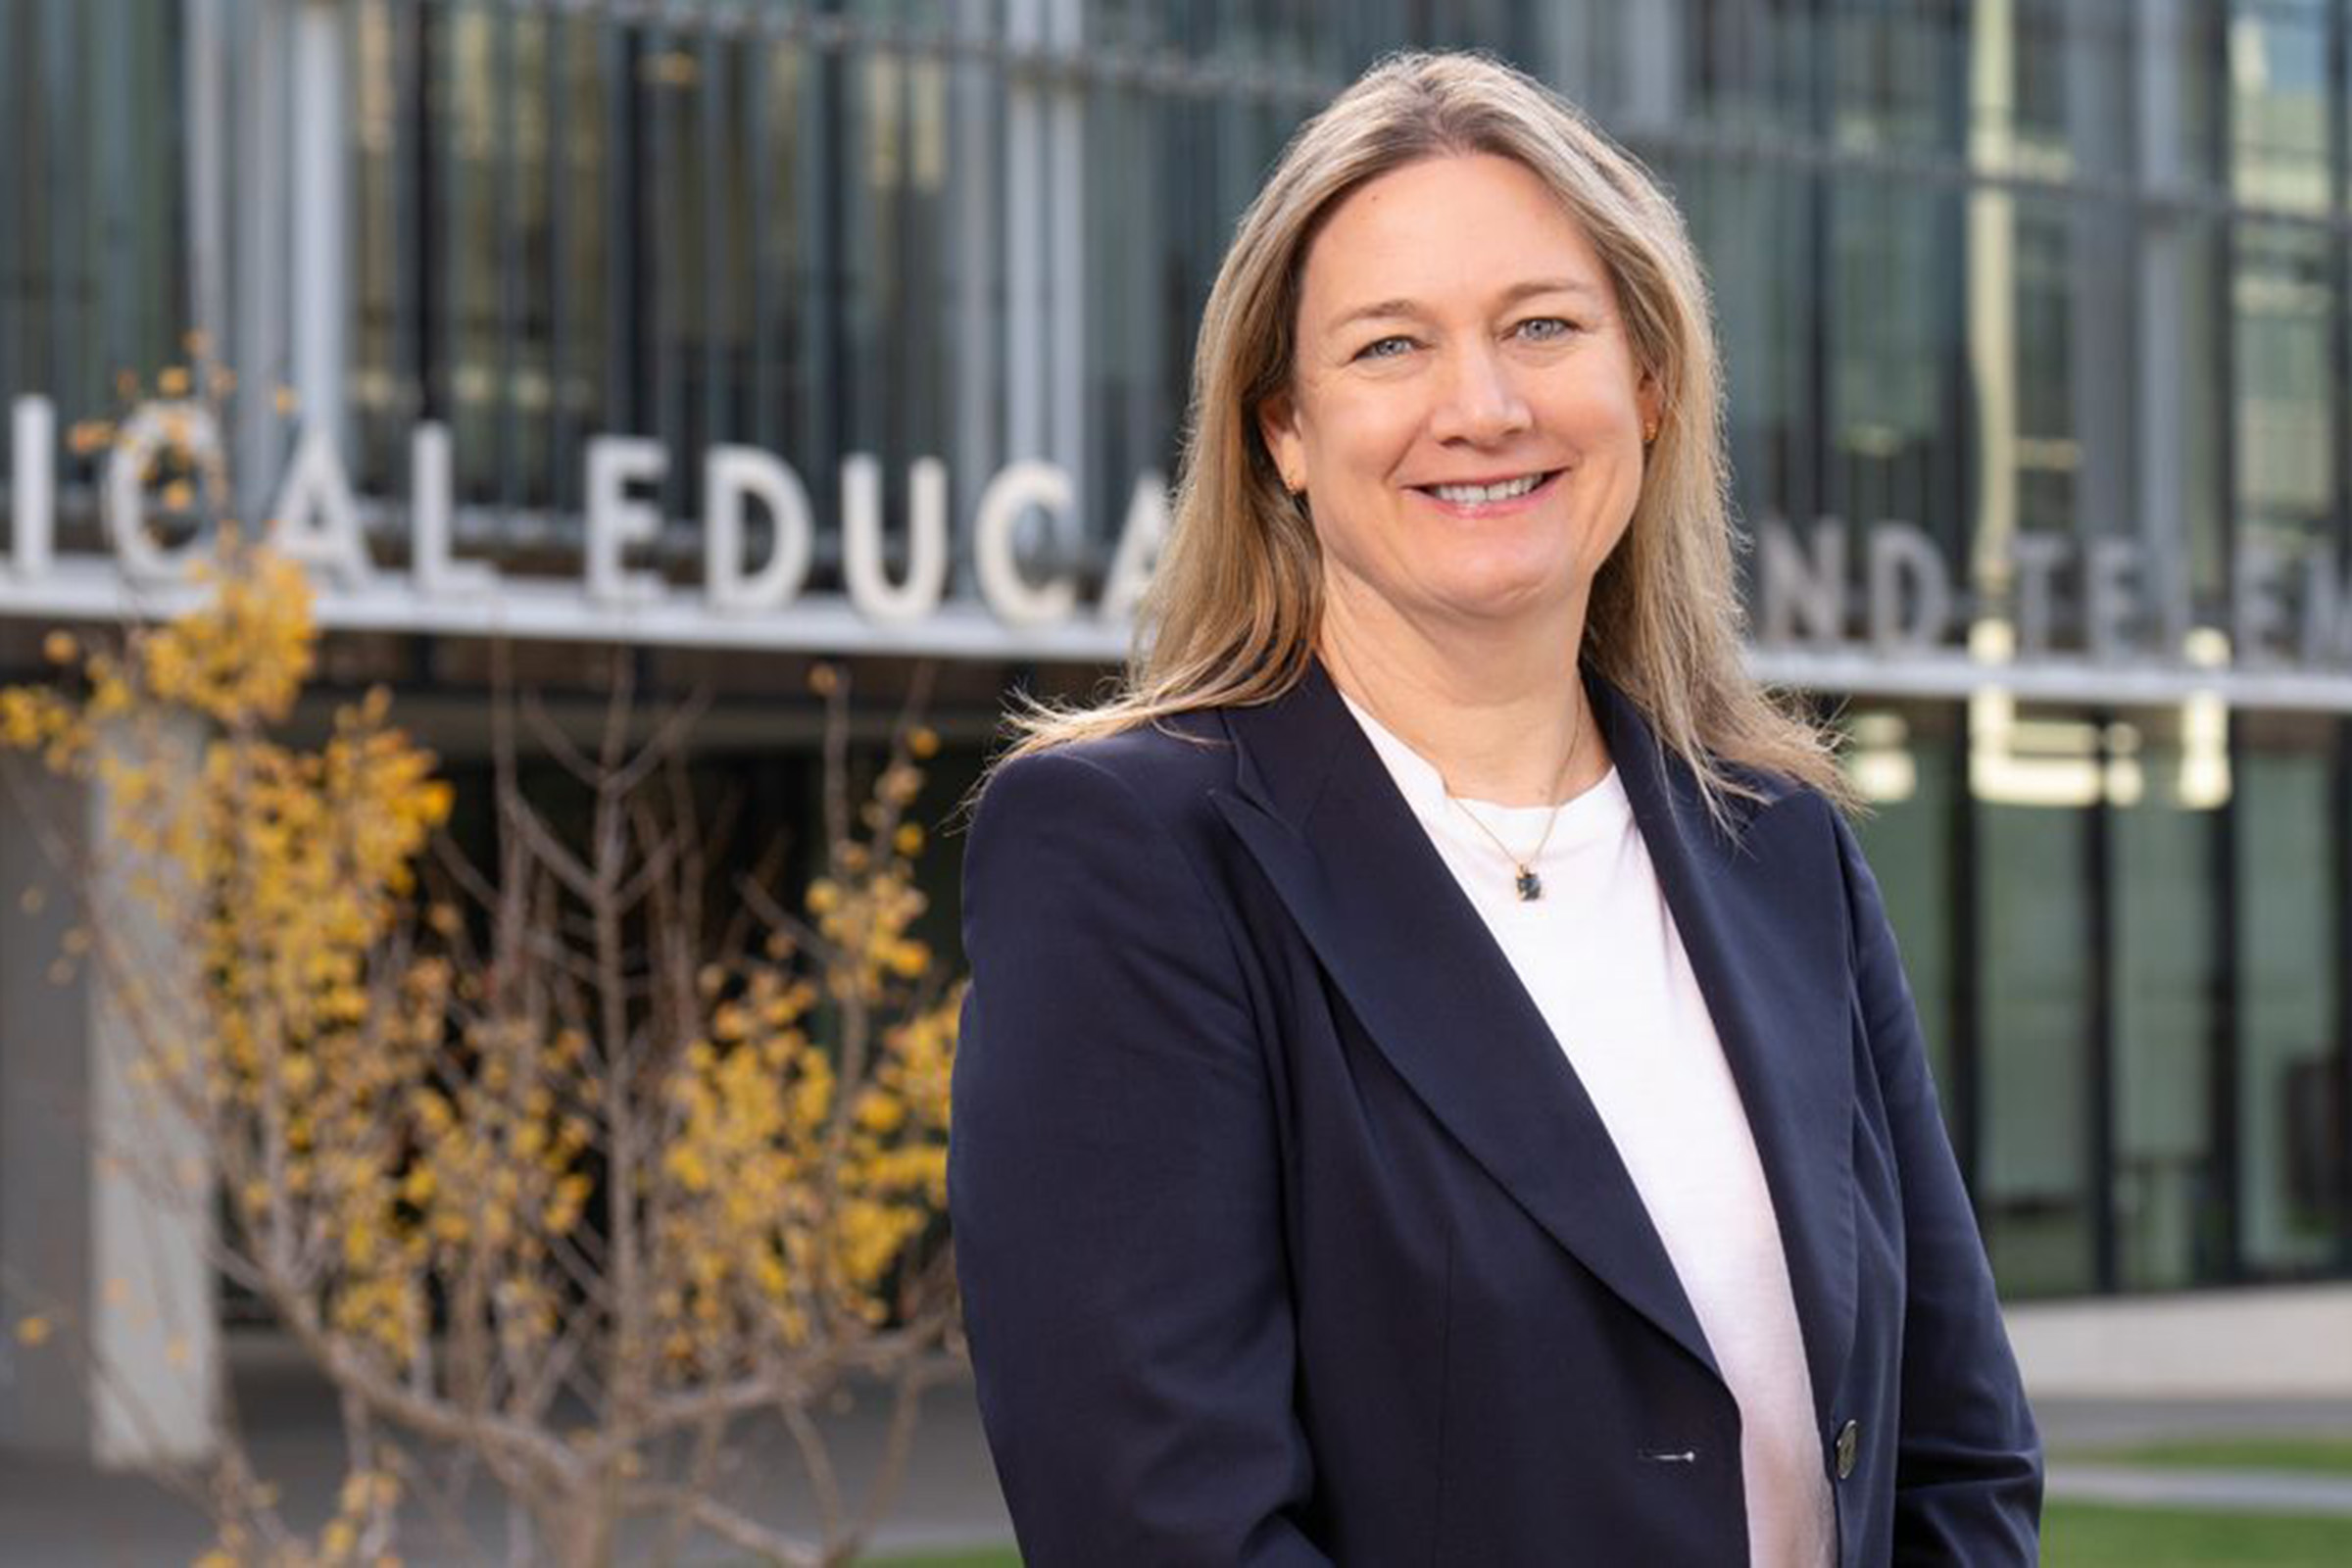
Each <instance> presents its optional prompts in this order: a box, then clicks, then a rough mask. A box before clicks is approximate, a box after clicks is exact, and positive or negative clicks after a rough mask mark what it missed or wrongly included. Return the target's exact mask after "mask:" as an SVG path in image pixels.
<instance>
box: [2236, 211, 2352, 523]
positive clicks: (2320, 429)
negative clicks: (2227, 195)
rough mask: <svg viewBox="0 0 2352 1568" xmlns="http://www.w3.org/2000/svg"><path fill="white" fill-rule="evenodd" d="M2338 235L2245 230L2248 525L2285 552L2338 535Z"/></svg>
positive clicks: (2241, 368)
mask: <svg viewBox="0 0 2352 1568" xmlns="http://www.w3.org/2000/svg"><path fill="white" fill-rule="evenodd" d="M2330 251H2331V243H2330V241H2329V239H2328V236H2327V235H2326V234H2324V233H2322V232H2320V231H2318V230H2313V229H2305V228H2289V227H2286V226H2283V225H2278V224H2269V225H2248V226H2246V227H2243V228H2241V229H2240V230H2239V231H2238V234H2237V245H2236V257H2235V262H2236V266H2235V270H2234V275H2233V278H2232V286H2231V290H2230V296H2231V302H2232V305H2233V308H2234V321H2233V344H2234V369H2235V376H2234V382H2235V385H2236V389H2237V410H2236V419H2235V421H2234V434H2235V437H2236V456H2237V462H2236V467H2235V473H2236V479H2237V511H2238V517H2239V526H2240V527H2241V528H2244V529H2249V530H2252V531H2253V532H2254V533H2255V534H2256V535H2257V536H2259V537H2261V538H2262V539H2263V540H2264V542H2266V543H2268V544H2270V545H2271V546H2272V547H2273V548H2275V549H2277V550H2278V551H2280V552H2281V553H2282V554H2286V555H2289V556H2291V555H2293V554H2294V553H2296V552H2297V551H2299V550H2300V549H2301V548H2302V547H2303V546H2304V545H2306V544H2307V543H2309V542H2312V541H2315V540H2318V539H2322V538H2325V537H2327V536H2329V535H2331V534H2332V532H2333V523H2332V518H2333V512H2334V506H2335V488H2336V465H2337V463H2338V462H2340V461H2341V459H2340V457H2339V454H2338V449H2337V443H2336V440H2335V436H2334V431H2335V421H2336V417H2337V411H2336V409H2335V408H2334V406H2333V398H2332V396H2331V394H2330V387H2331V384H2332V381H2333V375H2334V372H2333V368H2332V365H2331V363H2330V354H2331V351H2330V345H2331V343H2332V341H2333V338H2334V334H2335V333H2336V332H2337V331H2338V330H2339V329H2340V327H2339V322H2340V320H2341V313H2340V307H2339V303H2338V301H2337V299H2336V290H2335V288H2334V286H2333V284H2332V282H2331V277H2332V275H2333V270H2334V269H2333V264H2332V262H2331V259H2330Z"/></svg>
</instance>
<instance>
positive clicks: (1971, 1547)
mask: <svg viewBox="0 0 2352 1568" xmlns="http://www.w3.org/2000/svg"><path fill="white" fill-rule="evenodd" d="M1838 852H1839V854H1840V855H1841V857H1842V858H1843V859H1844V868H1845V885H1846V896H1847V902H1848V907H1849V912H1850V914H1851V916H1852V921H1853V924H1852V930H1853V936H1854V953H1855V976H1856V985H1857V987H1858V990H1859V994H1860V998H1861V1004H1862V1015H1863V1024H1864V1027H1865V1029H1866V1030H1867V1031H1868V1035H1869V1039H1870V1049H1871V1054H1872V1057H1873V1060H1874V1061H1875V1063H1876V1065H1877V1069H1878V1076H1879V1090H1880V1094H1881V1095H1882V1096H1883V1098H1884V1100H1885V1103H1886V1107H1887V1127H1888V1129H1889V1131H1890V1133H1891V1135H1892V1138H1893V1146H1894V1147H1893V1152H1894V1159H1895V1167H1896V1176H1897V1179H1898V1180H1899V1181H1900V1182H1901V1184H1902V1199H1903V1228H1904V1235H1905V1287H1906V1296H1907V1304H1906V1307H1905V1310H1904V1316H1903V1333H1902V1345H1903V1367H1902V1393H1901V1398H1902V1431H1901V1434H1900V1437H1899V1439H1898V1440H1897V1448H1896V1455H1895V1483H1894V1484H1895V1505H1894V1560H1895V1561H1897V1562H1905V1561H1912V1562H1937V1563H1949V1562H1965V1563H1969V1564H1972V1565H1974V1564H1994V1563H2032V1562H2034V1561H2035V1560H2037V1556H2038V1552H2039V1547H2038V1544H2037V1542H2038V1537H2039V1533H2040V1515H2041V1444H2040V1440H2039V1438H2038V1437H2037V1436H2036V1435H2035V1433H2034V1417H2033V1413H2032V1412H2031V1411H2030V1410H2029V1409H2028V1408H2027V1405H2026V1395H2025V1388H2024V1386H2023V1384H2022V1383H2021V1382H2020V1381H2019V1378H2018V1373H2017V1358H2016V1356H2015V1355H2014V1354H2013V1353H2012V1352H2011V1350H2010V1348H2009V1337H2008V1332H2007V1330H2006V1329H2004V1328H2003V1327H2002V1324H2001V1313H2000V1304H1999V1302H1998V1301H1997V1300H1996V1299H1994V1297H1993V1288H1992V1270H1991V1268H1990V1267H1989V1265H1988V1264H1987V1263H1986V1261H1985V1244H1984V1240H1983V1238H1982V1237H1981V1236H1980V1235H1979V1233H1978V1230H1977V1221H1976V1215H1975V1212H1974V1211H1973V1210H1972V1209H1971V1207H1970V1206H1969V1201H1968V1194H1967V1191H1966V1190H1965V1189H1964V1188H1963V1187H1962V1186H1961V1183H1960V1171H1959V1167H1958V1165H1957V1164H1956V1163H1955V1162H1954V1161H1953V1158H1952V1150H1951V1143H1950V1141H1949V1139H1948V1138H1947V1137H1946V1136H1945V1134H1944V1127H1943V1115H1942V1112H1941V1111H1940V1110H1939V1109H1938V1108H1937V1106H1936V1087H1935V1085H1934V1083H1933V1082H1931V1081H1930V1079H1929V1076H1928V1062H1927V1053H1926V1051H1925V1049H1924V1048H1923V1046H1922V1044H1921V1041H1920V1036H1919V1015H1918V1012H1917V1010H1916V1008H1915V1007H1914V1006H1913V1005H1912V1001H1911V987H1910V983H1909V982H1908V981H1907V980H1906V979H1905V978H1904V976H1903V968H1902V961H1901V959H1900V957H1899V956H1897V954H1896V952H1895V943H1894V933H1893V930H1892V929H1891V928H1890V927H1889V926H1888V924H1887V910H1886V907H1885V905H1884V904H1883V902H1882V901H1881V899H1880V896H1879V884H1878V880H1877V878H1875V877H1874V876H1872V875H1871V871H1870V866H1869V865H1868V863H1867V862H1865V861H1864V859H1863V858H1862V851H1861V848H1860V846H1859V845H1857V844H1856V843H1855V841H1854V836H1853V833H1852V831H1851V830H1850V829H1849V828H1848V827H1847V826H1846V825H1845V823H1844V821H1843V820H1842V819H1840V820H1839V821H1838Z"/></svg>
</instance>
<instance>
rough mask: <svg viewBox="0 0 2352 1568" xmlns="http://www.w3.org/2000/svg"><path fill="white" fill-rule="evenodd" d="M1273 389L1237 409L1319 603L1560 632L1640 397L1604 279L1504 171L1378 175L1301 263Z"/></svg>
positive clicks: (1434, 167)
mask: <svg viewBox="0 0 2352 1568" xmlns="http://www.w3.org/2000/svg"><path fill="white" fill-rule="evenodd" d="M1295 330H1296V338H1295V341H1296V344H1297V349H1296V358H1295V361H1294V363H1293V366H1292V373H1291V379H1290V386H1289V390H1288V391H1287V393H1285V394H1283V395H1281V396H1278V397H1275V398H1272V399H1269V400H1268V402H1267V403H1266V405H1265V406H1264V407H1263V408H1262V409H1261V410H1260V412H1259V421H1260V430H1261V433H1262V434H1263V435H1264V437H1265V441H1266V445H1267V448H1268V450H1269V451H1271V452H1272V454H1273V456H1274V461H1275V463H1276V466H1278V467H1279V468H1280V469H1281V471H1282V474H1283V478H1284V480H1285V482H1286V483H1287V484H1289V485H1290V486H1291V488H1293V489H1298V488H1299V487H1301V486H1303V487H1304V488H1305V490H1306V493H1307V499H1308V503H1309V508H1310V512H1311V515H1312V516H1313V518H1314V525H1315V532H1316V536H1317V537H1318V539H1319V540H1320V541H1321V544H1322V549H1323V563H1324V565H1323V569H1324V573H1325V577H1326V581H1327V583H1328V584H1329V586H1330V588H1331V591H1332V592H1331V598H1332V599H1333V600H1334V602H1335V603H1336V602H1339V601H1343V600H1358V601H1360V596H1361V595H1362V594H1363V593H1366V592H1368V593H1370V594H1372V595H1374V596H1377V598H1378V599H1379V600H1380V601H1382V602H1384V603H1385V604H1386V606H1387V607H1389V608H1390V609H1393V610H1395V611H1397V612H1398V613H1403V614H1406V615H1408V616H1411V617H1412V618H1414V619H1416V620H1422V621H1427V620H1430V619H1432V618H1435V619H1436V620H1439V621H1455V622H1461V621H1476V622H1482V623H1490V624H1491V623H1494V622H1498V621H1511V620H1523V619H1524V620H1528V621H1530V622H1535V621H1543V622H1552V621H1555V620H1557V619H1558V618H1559V617H1561V616H1563V615H1569V614H1572V615H1573V616H1574V619H1575V623H1578V624H1581V621H1582V616H1583V613H1584V604H1585V599H1586V596H1587V593H1588V591H1589V589H1590V587H1591V585H1592V581H1593V574H1594V573H1595V572H1596V571H1598V570H1599V569H1600V565H1601V563H1602V562H1604V561H1606V560H1607V559H1608V555H1609V552H1610V551H1611V550H1612V549H1614V548H1615V547H1616V544H1617V541H1618V539H1619V537H1620V536H1621V535H1622V534H1623V533H1624V532H1625V526H1626V523H1627V521H1628V519H1630V518H1631V517H1632V516H1633V514H1634V504H1635V502H1636V501H1637V500H1638V499H1639V497H1640V494H1641V487H1642V427H1643V425H1644V424H1645V423H1646V422H1647V421H1648V420H1649V419H1650V418H1651V417H1654V416H1655V413H1656V409H1655V395H1654V392H1653V390H1652V387H1651V385H1650V383H1649V382H1648V380H1647V378H1646V377H1644V376H1643V375H1642V373H1641V372H1640V370H1639V369H1638V368H1636V366H1635V363H1634V357H1633V352H1632V346H1631V345H1630V344H1629V343H1628V341H1627V339H1626V335H1625V332H1624V330H1623V327H1622V325H1621V323H1620V321H1619V319H1618V312H1617V297H1616V291H1615V289H1614V287H1613V286H1612V284H1611V281H1610V278H1609V274H1608V270H1607V269H1606V268H1605V267H1604V266H1603V265H1602V263H1601V260H1600V257H1599V256H1598V254H1597V253H1595V252H1594V250H1593V244H1592V241H1590V240H1589V239H1587V238H1586V237H1585V233H1584V230H1583V229H1582V228H1581V227H1580V226H1579V225H1578V224H1577V222H1576V221H1575V220H1574V219H1572V218H1571V217H1569V215H1568V214H1567V213H1566V212H1565V211H1564V210H1563V209H1562V207H1561V204H1560V203H1559V201H1558V200H1557V199H1556V198H1555V197H1554V196H1553V195H1552V193H1551V191H1550V190H1549V189H1548V188H1547V187H1546V186H1545V185H1544V183H1543V182H1542V181H1541V180H1540V179H1538V178H1537V177H1536V175H1535V174H1534V173H1532V172H1529V171H1528V170H1527V169H1526V168H1525V167H1524V166H1522V165H1520V164H1519V163H1517V162H1515V161H1513V160H1511V159H1507V158H1500V157H1495V156H1491V155H1485V154H1480V155H1473V156H1462V157H1445V158H1433V159H1428V160H1424V161H1423V162H1420V163H1415V164H1409V165H1407V166H1405V167H1404V168H1402V169H1397V170H1392V171H1391V172H1388V173H1386V174H1383V175H1381V176H1379V177H1378V178H1376V179H1373V180H1371V181H1369V182H1367V183H1366V184H1364V185H1363V186H1361V187H1360V188H1358V189H1357V190H1355V191H1353V192H1351V193H1350V194H1349V195H1348V197H1347V198H1346V199H1344V200H1343V201H1342V202H1341V203H1340V205H1339V206H1338V207H1337V208H1336V209H1334V210H1333V211H1332V213H1331V214H1330V215H1329V217H1328V218H1327V219H1326V221H1325V222H1324V224H1323V227H1322V229H1321V231H1320V232H1319V233H1318V234H1317V235H1316V237H1315V239H1314V242H1313V243H1312V245H1311V246H1310V247H1309V248H1308V251H1307V256H1306V267H1305V272H1304V275H1303V277H1302V278H1301V280H1300V289H1299V319H1298V321H1297V323H1296V327H1295Z"/></svg>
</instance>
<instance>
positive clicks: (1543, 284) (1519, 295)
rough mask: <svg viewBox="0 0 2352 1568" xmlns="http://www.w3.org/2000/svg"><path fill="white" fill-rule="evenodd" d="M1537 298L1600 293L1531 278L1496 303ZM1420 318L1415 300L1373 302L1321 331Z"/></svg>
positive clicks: (1570, 280) (1574, 283)
mask: <svg viewBox="0 0 2352 1568" xmlns="http://www.w3.org/2000/svg"><path fill="white" fill-rule="evenodd" d="M1538 294H1581V295H1584V296H1585V297H1586V298H1588V299H1592V300H1595V301H1597V300H1599V299H1600V298H1601V292H1600V290H1599V289H1597V288H1595V287H1593V285H1592V284H1591V283H1588V282H1585V281H1584V280H1583V279H1581V278H1574V277H1531V278H1529V279H1528V280H1527V281H1525V282H1523V283H1513V284H1512V285H1511V286H1510V287H1509V288H1506V289H1504V290H1503V291H1502V296H1501V298H1500V300H1499V302H1498V303H1499V304H1500V305H1502V306H1503V307H1505V308H1508V307H1510V306H1513V305H1516V304H1518V303H1519V302H1520V301H1521V300H1524V299H1529V298H1532V297H1533V296H1535V295H1538ZM1421 314H1422V310H1421V306H1420V303H1419V302H1418V301H1415V300H1408V299H1391V300H1376V301H1374V302H1373V303H1372V304H1370V305H1359V306H1357V307H1355V309H1353V310H1351V311H1346V312H1343V313H1341V314H1340V315H1339V316H1337V317H1334V318H1333V319H1331V321H1330V322H1329V323H1328V324H1327V325H1326V326H1325V327H1324V330H1325V331H1326V332H1337V331H1339V330H1341V329H1342V328H1344V327H1348V326H1352V325H1353V324H1355V323H1356V322H1358V321H1368V320H1380V319H1388V318H1392V317H1399V316H1408V317H1409V316H1419V315H1421Z"/></svg>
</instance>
